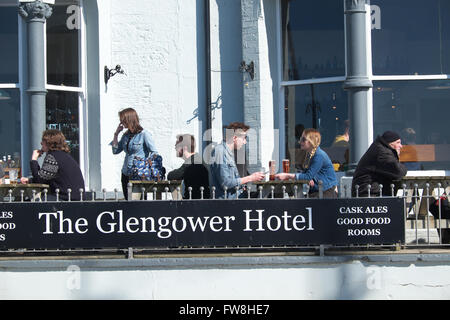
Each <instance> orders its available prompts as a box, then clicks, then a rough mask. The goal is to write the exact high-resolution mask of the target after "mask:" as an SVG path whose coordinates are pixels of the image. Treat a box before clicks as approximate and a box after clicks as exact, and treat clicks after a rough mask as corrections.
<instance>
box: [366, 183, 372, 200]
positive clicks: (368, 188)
mask: <svg viewBox="0 0 450 320" xmlns="http://www.w3.org/2000/svg"><path fill="white" fill-rule="evenodd" d="M371 190H372V185H371V184H369V185H368V186H367V197H368V198H370V191H371Z"/></svg>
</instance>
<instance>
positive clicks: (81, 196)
mask: <svg viewBox="0 0 450 320" xmlns="http://www.w3.org/2000/svg"><path fill="white" fill-rule="evenodd" d="M79 191H80V201H83V191H84V190H83V188H80V189H79Z"/></svg>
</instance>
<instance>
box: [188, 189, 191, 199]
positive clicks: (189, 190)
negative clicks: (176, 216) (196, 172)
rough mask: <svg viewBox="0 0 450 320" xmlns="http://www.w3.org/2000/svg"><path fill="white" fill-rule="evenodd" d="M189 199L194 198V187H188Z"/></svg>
mask: <svg viewBox="0 0 450 320" xmlns="http://www.w3.org/2000/svg"><path fill="white" fill-rule="evenodd" d="M188 192H189V200H192V187H188Z"/></svg>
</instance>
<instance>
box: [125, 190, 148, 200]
mask: <svg viewBox="0 0 450 320" xmlns="http://www.w3.org/2000/svg"><path fill="white" fill-rule="evenodd" d="M129 200H130V198H128V201H129ZM141 200H145V187H142V188H141Z"/></svg>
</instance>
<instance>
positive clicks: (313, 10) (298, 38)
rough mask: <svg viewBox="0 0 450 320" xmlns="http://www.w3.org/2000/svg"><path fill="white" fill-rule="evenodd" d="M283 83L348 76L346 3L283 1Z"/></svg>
mask: <svg viewBox="0 0 450 320" xmlns="http://www.w3.org/2000/svg"><path fill="white" fill-rule="evenodd" d="M281 7H282V9H281V10H282V11H281V12H282V30H283V51H284V52H283V65H284V66H283V79H284V80H300V79H311V78H321V77H333V76H344V75H345V50H344V8H343V1H336V0H321V1H303V0H282V1H281Z"/></svg>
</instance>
